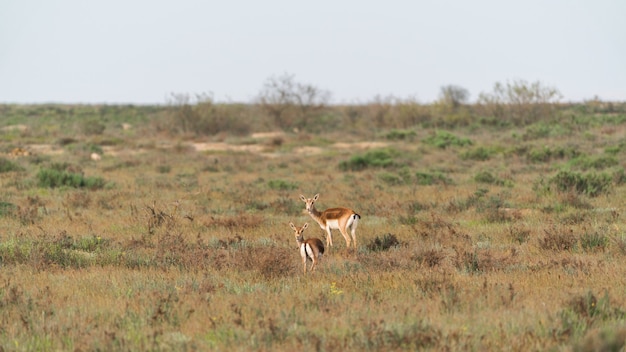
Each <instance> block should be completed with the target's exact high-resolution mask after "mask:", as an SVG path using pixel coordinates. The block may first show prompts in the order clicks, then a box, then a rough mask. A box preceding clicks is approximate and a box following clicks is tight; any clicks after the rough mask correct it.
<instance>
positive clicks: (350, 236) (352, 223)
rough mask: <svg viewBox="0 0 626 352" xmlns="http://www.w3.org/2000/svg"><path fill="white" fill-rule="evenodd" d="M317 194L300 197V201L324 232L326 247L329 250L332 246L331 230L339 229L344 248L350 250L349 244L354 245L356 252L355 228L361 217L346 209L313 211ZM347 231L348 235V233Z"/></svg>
mask: <svg viewBox="0 0 626 352" xmlns="http://www.w3.org/2000/svg"><path fill="white" fill-rule="evenodd" d="M319 196H320V195H319V193H318V194H316V195H315V196H314V197H313V198H308V199H307V198H306V197H305V196H303V195H300V199H302V201H303V202H304V203H306V210H307V211H308V212H309V215H311V217H312V218H313V220H315V221H316V222H317V223H318V224H319V225H320V227H321V228H322V230H325V231H326V245H327V246H328V247H329V248H330V247H331V246H332V245H333V237H332V234H331V230H333V229H339V231H340V232H341V234H342V235H343V238H345V239H346V247H347V248H348V249H350V244H351V243H354V249H355V250H356V248H357V247H356V227H357V225H358V224H359V219H360V218H361V215H359V214H357V213H355V212H354V210H352V209H348V208H330V209H326V210H324V211H322V212H319V211H318V210H317V209H315V202H316V201H317V199H318V198H319ZM348 229H349V230H350V233H348Z"/></svg>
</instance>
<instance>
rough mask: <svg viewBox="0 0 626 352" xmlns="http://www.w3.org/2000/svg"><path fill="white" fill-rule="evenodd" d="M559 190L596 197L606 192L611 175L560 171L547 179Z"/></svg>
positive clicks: (609, 185)
mask: <svg viewBox="0 0 626 352" xmlns="http://www.w3.org/2000/svg"><path fill="white" fill-rule="evenodd" d="M549 183H550V184H553V185H555V186H556V188H557V190H558V191H559V192H571V191H574V192H576V193H580V194H585V195H588V196H590V197H597V196H599V195H600V194H604V193H608V192H609V191H610V189H611V186H612V184H613V177H612V176H611V175H609V174H606V173H601V174H596V173H589V174H581V173H578V172H572V171H560V172H559V173H558V174H556V175H555V176H554V177H552V178H551V179H550V181H549Z"/></svg>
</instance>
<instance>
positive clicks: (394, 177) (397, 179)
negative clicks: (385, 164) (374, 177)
mask: <svg viewBox="0 0 626 352" xmlns="http://www.w3.org/2000/svg"><path fill="white" fill-rule="evenodd" d="M378 178H379V179H380V180H381V181H383V182H384V183H386V184H388V185H390V186H397V185H403V184H404V183H405V180H404V178H402V176H400V175H398V174H394V173H391V172H381V173H379V174H378Z"/></svg>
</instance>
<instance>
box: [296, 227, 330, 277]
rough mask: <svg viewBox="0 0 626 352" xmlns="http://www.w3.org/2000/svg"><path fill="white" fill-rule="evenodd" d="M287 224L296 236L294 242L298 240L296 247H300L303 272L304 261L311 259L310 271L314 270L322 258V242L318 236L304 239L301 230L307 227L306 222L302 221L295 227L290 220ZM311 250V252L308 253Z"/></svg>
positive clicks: (304, 267) (304, 268)
mask: <svg viewBox="0 0 626 352" xmlns="http://www.w3.org/2000/svg"><path fill="white" fill-rule="evenodd" d="M289 226H291V228H292V229H293V231H294V235H295V237H296V242H298V248H299V249H300V256H301V257H302V266H303V270H304V273H305V274H306V271H307V270H306V261H307V259H308V260H311V261H312V262H313V265H312V266H311V271H315V267H316V266H317V263H318V261H319V260H321V259H322V255H323V254H324V243H323V242H322V241H321V240H320V239H319V238H309V239H306V240H305V239H304V235H303V232H304V230H305V229H306V228H307V227H309V224H308V223H304V225H302V227H296V226H295V225H294V224H293V223H292V222H290V223H289ZM310 252H312V253H310Z"/></svg>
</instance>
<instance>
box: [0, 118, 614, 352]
mask: <svg viewBox="0 0 626 352" xmlns="http://www.w3.org/2000/svg"><path fill="white" fill-rule="evenodd" d="M587 127H588V126H587ZM609 127H611V126H608V125H607V126H599V125H598V126H595V127H593V128H591V127H589V128H586V129H585V130H584V132H576V133H575V134H573V135H571V136H561V137H559V138H556V139H551V140H550V143H551V145H553V146H552V148H553V149H557V147H559V146H562V147H566V146H568V147H569V146H572V145H576V149H577V150H578V151H579V152H581V153H587V154H591V155H593V154H594V153H596V154H597V153H602V152H601V150H603V149H604V148H607V147H610V146H615V145H620V143H623V138H622V137H620V135H619V133H612V134H607V133H605V132H603V131H607V129H608V128H609ZM35 130H36V129H35ZM576 131H578V130H576ZM581 131H582V129H581ZM430 132H433V131H431V130H423V129H420V130H419V131H417V132H416V134H415V135H414V137H412V138H413V139H412V140H411V141H404V140H398V141H394V140H384V143H385V147H384V148H393V150H396V151H398V153H397V154H394V155H396V156H395V159H394V162H395V165H394V166H393V167H390V168H385V169H379V168H365V169H364V170H362V171H353V172H342V171H340V169H339V164H340V162H342V161H347V160H350V158H351V157H352V156H354V155H356V154H358V155H364V152H365V151H367V150H370V149H371V148H374V149H376V148H378V147H377V146H376V145H371V144H354V145H352V147H351V148H346V147H345V146H341V147H337V146H336V145H335V144H334V143H331V142H329V141H332V140H340V138H339V137H340V136H334V135H324V136H315V135H304V136H303V135H296V134H288V133H285V134H282V133H281V134H280V136H279V137H270V138H274V139H269V140H264V139H260V140H258V141H257V140H255V139H254V138H253V139H251V140H250V139H246V140H245V141H241V140H240V141H237V140H232V141H228V139H225V140H226V142H224V143H227V144H228V143H231V144H233V145H244V144H245V145H256V144H255V143H259V145H258V146H259V147H261V148H258V150H257V149H255V148H248V149H246V150H235V151H232V150H231V151H228V150H202V151H198V150H196V149H194V148H193V147H192V146H193V143H199V142H198V141H186V140H182V141H178V140H163V138H162V137H161V136H159V135H156V136H152V135H150V134H145V135H141V136H137V135H131V136H130V137H125V136H124V135H120V136H111V137H110V138H109V139H113V137H116V138H121V139H124V138H127V142H128V143H126V144H125V143H118V144H116V146H115V153H114V154H107V153H104V155H103V158H102V160H101V161H99V162H94V161H87V162H85V161H83V159H82V156H81V154H80V153H79V154H77V155H73V154H72V153H71V152H70V151H68V150H64V152H62V153H58V152H55V154H49V155H48V154H43V155H42V154H39V155H37V154H36V155H29V156H23V157H19V158H17V159H15V162H16V163H18V164H19V166H20V167H21V170H19V169H18V170H17V171H9V172H3V173H0V183H1V185H2V189H3V198H2V199H0V200H1V201H2V203H0V322H1V324H0V350H76V351H78V350H81V351H83V350H272V351H292V350H358V351H361V350H386V351H387V350H389V351H396V350H424V349H425V350H515V351H527V350H582V351H587V350H602V349H608V350H610V349H612V348H616V349H619V348H623V347H624V341H625V340H626V339H625V336H626V332H625V330H624V328H623V323H624V319H626V298H624V295H623V293H624V292H625V290H626V283H625V282H624V280H623V278H624V277H626V266H624V265H622V264H623V262H624V258H625V255H626V240H625V238H626V237H625V236H626V233H625V232H624V229H625V228H626V220H625V217H624V214H623V209H622V208H623V206H624V204H623V199H625V196H626V188H625V187H624V185H623V184H619V183H616V184H615V185H614V186H613V187H612V189H611V192H609V193H607V194H602V195H601V196H598V197H589V196H586V195H584V194H578V193H572V192H558V191H557V190H555V188H554V187H551V185H550V184H549V182H548V180H549V176H550V175H553V174H554V173H556V170H557V168H559V167H564V164H565V163H567V160H563V162H562V163H559V162H555V161H554V160H551V161H550V162H547V163H537V162H534V161H532V160H529V159H528V158H526V157H524V155H525V154H523V153H524V152H523V151H524V150H532V149H533V148H535V144H541V143H539V142H537V141H536V140H534V139H529V140H527V141H526V140H523V139H519V138H518V139H515V138H513V137H512V136H511V135H512V134H516V133H517V134H520V133H521V132H520V131H519V130H511V131H508V130H507V131H502V130H489V129H485V130H482V131H481V132H480V134H474V133H470V132H471V131H470V130H469V128H468V129H467V130H462V129H461V130H454V131H452V132H451V133H453V134H456V135H458V136H460V137H462V138H470V139H472V141H473V142H474V143H475V144H477V145H484V146H486V147H489V148H493V150H500V151H501V152H498V153H496V154H495V155H494V156H491V157H490V158H487V159H486V160H482V161H472V160H466V159H464V158H461V157H460V155H463V153H464V152H465V151H467V150H469V149H472V148H473V147H449V148H443V149H441V148H438V147H433V146H429V145H427V144H425V143H422V142H421V141H422V140H423V138H425V137H427V136H429V135H432V134H431V133H430ZM522 132H523V131H522ZM116 133H120V134H123V133H128V132H124V130H121V129H120V130H119V131H118V132H116ZM0 136H2V135H1V134H0ZM369 136H370V135H368V137H367V138H369ZM592 136H598V138H592ZM600 136H601V138H600ZM31 138H33V137H31ZM41 138H44V137H41ZM77 138H78V139H80V140H82V139H83V138H82V137H77ZM277 138H279V139H277ZM349 138H350V140H351V141H354V142H362V141H359V140H358V139H359V135H351V136H350V137H349ZM363 138H364V139H365V137H363ZM620 138H622V139H620ZM7 139H8V138H7ZM0 141H1V140H0ZM222 142H223V141H222ZM244 142H245V143H244ZM381 142H382V141H381ZM2 143H6V144H7V146H6V147H3V149H6V150H11V148H10V145H9V144H10V142H7V141H4V142H2ZM40 143H41V141H40ZM72 143H74V142H71V143H70V145H71V144H72ZM246 143H247V144H246ZM512 144H517V145H515V147H514V148H513V147H512ZM203 145H206V144H203ZM220 145H221V144H220ZM299 147H314V148H315V151H316V152H315V153H311V154H306V153H303V152H302V149H297V148H299ZM268 149H269V151H268ZM512 149H514V150H513V151H511V150H512ZM490 150H491V149H490ZM599 150H600V152H598V151H599ZM516 153H521V154H519V155H518V154H516ZM617 157H618V159H619V163H620V165H621V166H624V165H626V159H625V158H624V153H623V151H622V153H620V154H617ZM50 163H67V164H66V165H68V166H72V165H81V171H82V172H83V173H84V175H86V176H97V177H102V178H103V179H105V180H106V181H107V182H108V184H107V185H106V186H105V187H104V188H103V189H100V190H84V189H74V188H69V187H61V188H42V187H39V186H37V184H36V182H34V179H35V175H36V174H37V171H38V169H39V168H40V167H42V166H46V165H48V164H50ZM155 165H158V166H159V167H155ZM484 171H488V172H489V173H490V174H491V175H493V176H494V177H495V179H496V180H500V181H502V182H493V183H482V182H477V181H476V179H475V175H477V174H479V173H481V172H484ZM418 172H419V173H420V175H421V176H424V175H426V176H428V175H435V176H437V175H444V176H445V182H443V181H442V180H444V179H442V178H436V177H435V180H436V182H434V183H433V184H418V182H417V177H416V174H417V173H418ZM382 173H384V175H383V176H384V177H381V174H382ZM390 179H393V180H394V182H393V183H389V182H387V181H385V180H390ZM315 193H320V195H321V202H322V203H321V204H320V205H319V208H328V207H333V206H345V207H349V208H352V209H355V210H356V211H357V212H358V213H359V214H361V216H362V220H361V222H360V224H359V227H358V229H357V236H358V237H359V240H358V243H359V248H358V250H357V251H356V253H355V252H347V251H346V250H345V243H344V242H343V241H337V240H336V241H335V246H334V247H331V248H329V249H327V252H326V253H325V255H324V257H323V259H322V261H321V263H320V265H319V266H318V270H317V272H316V273H314V274H312V275H307V276H304V275H302V273H301V267H300V265H301V263H300V256H299V253H298V250H297V246H296V243H295V240H294V239H293V234H292V232H291V230H290V229H289V226H288V224H289V222H290V221H294V222H298V223H302V222H304V221H308V222H309V223H310V225H312V226H310V227H311V228H310V230H309V231H311V232H310V233H309V236H311V237H319V238H323V236H324V234H323V231H322V230H321V229H319V227H318V226H317V225H316V224H315V223H311V221H312V220H311V219H310V217H309V216H308V214H306V213H304V212H303V208H304V204H303V203H302V202H301V201H300V200H299V199H298V196H299V195H300V194H315ZM334 235H335V236H340V235H339V234H338V232H336V231H335V233H334Z"/></svg>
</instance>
